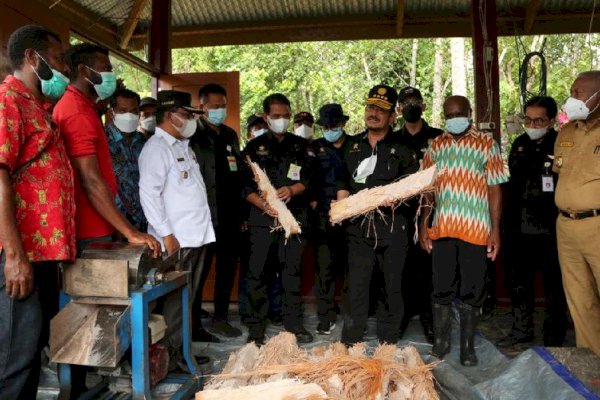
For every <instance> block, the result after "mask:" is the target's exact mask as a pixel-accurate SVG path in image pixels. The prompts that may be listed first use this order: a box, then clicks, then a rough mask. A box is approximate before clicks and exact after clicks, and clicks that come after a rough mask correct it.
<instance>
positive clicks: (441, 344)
mask: <svg viewBox="0 0 600 400" xmlns="http://www.w3.org/2000/svg"><path fill="white" fill-rule="evenodd" d="M432 311H433V335H434V339H433V348H432V349H431V355H433V356H435V357H437V358H443V357H444V356H445V355H446V354H448V352H449V351H450V332H451V325H452V305H451V304H448V305H443V304H436V303H434V304H433V309H432Z"/></svg>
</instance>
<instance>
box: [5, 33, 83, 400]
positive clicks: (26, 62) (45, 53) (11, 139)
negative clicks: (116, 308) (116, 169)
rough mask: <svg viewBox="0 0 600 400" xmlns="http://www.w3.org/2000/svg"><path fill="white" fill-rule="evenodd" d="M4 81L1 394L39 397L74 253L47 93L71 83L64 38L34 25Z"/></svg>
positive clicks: (15, 40)
mask: <svg viewBox="0 0 600 400" xmlns="http://www.w3.org/2000/svg"><path fill="white" fill-rule="evenodd" d="M8 53H9V57H10V62H11V64H12V68H13V71H14V73H13V75H9V76H7V77H6V79H5V80H4V82H3V83H2V84H1V85H0V221H2V222H1V223H0V248H1V256H0V399H3V400H4V399H10V400H14V399H35V397H36V393H37V386H38V381H39V375H40V354H41V350H42V349H43V347H44V346H45V345H46V343H47V342H48V336H49V322H50V319H51V318H52V317H53V316H54V315H55V314H56V312H57V311H58V285H57V283H58V263H59V262H60V261H71V260H73V259H74V258H75V221H74V217H75V215H74V214H75V203H74V199H73V171H72V169H71V165H70V163H69V159H68V157H67V154H66V153H65V149H64V146H63V141H62V139H61V137H60V135H59V132H58V130H57V129H56V126H55V125H54V123H53V122H52V119H51V116H50V114H49V110H50V107H51V103H50V102H49V101H48V99H52V100H56V99H58V98H59V97H60V96H61V95H62V93H64V90H65V88H66V86H67V78H66V77H65V76H64V75H63V74H62V72H65V63H64V51H63V46H62V43H61V41H60V38H59V37H58V36H57V35H56V34H54V33H52V32H49V31H47V30H46V29H44V28H42V27H41V26H35V25H27V26H23V27H21V28H19V29H17V30H16V31H15V32H13V33H12V34H11V36H10V38H9V40H8Z"/></svg>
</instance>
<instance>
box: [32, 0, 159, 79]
mask: <svg viewBox="0 0 600 400" xmlns="http://www.w3.org/2000/svg"><path fill="white" fill-rule="evenodd" d="M38 2H39V3H40V4H41V5H42V6H45V7H47V8H50V7H51V6H53V7H52V8H51V10H52V12H54V13H56V14H57V16H58V17H60V18H62V19H63V20H64V21H66V22H67V23H68V24H69V25H70V27H71V32H72V34H73V35H74V36H76V37H77V38H79V39H81V40H84V41H89V42H92V43H96V44H99V45H101V46H103V47H106V48H107V49H108V50H109V51H110V52H111V55H114V56H116V57H118V58H120V59H122V60H123V61H125V62H127V63H128V64H130V65H132V66H134V67H136V68H138V69H140V70H142V71H144V72H146V73H148V74H151V75H152V74H156V73H158V71H157V70H155V69H154V68H153V67H152V66H151V65H150V64H149V63H147V62H145V61H144V60H141V59H139V58H138V57H136V56H134V55H132V54H131V53H129V52H127V51H124V50H122V49H120V48H119V46H118V45H117V44H118V42H119V41H118V35H117V31H116V28H115V27H113V26H111V25H108V24H107V23H105V22H103V21H101V20H100V19H99V17H98V16H97V15H95V14H93V13H91V12H90V11H88V10H87V9H85V8H84V7H82V6H80V5H79V4H78V3H76V2H75V1H73V0H61V1H60V2H59V3H57V2H56V0H39V1H38Z"/></svg>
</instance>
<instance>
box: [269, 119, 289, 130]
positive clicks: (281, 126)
mask: <svg viewBox="0 0 600 400" xmlns="http://www.w3.org/2000/svg"><path fill="white" fill-rule="evenodd" d="M267 123H268V124H269V128H270V129H271V130H272V131H273V132H275V133H285V132H287V129H288V127H289V126H290V120H289V119H288V118H277V119H271V117H267Z"/></svg>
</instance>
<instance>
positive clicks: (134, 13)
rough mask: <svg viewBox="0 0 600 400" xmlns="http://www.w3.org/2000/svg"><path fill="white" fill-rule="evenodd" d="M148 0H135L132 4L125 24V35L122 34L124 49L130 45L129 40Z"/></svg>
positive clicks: (122, 47)
mask: <svg viewBox="0 0 600 400" xmlns="http://www.w3.org/2000/svg"><path fill="white" fill-rule="evenodd" d="M146 1H147V0H135V1H134V2H133V5H132V6H131V10H130V11H129V17H127V21H125V24H124V25H123V36H121V43H120V44H119V46H120V47H121V49H123V50H126V49H127V46H128V45H129V40H130V39H131V36H132V35H133V31H134V30H135V28H136V26H137V23H138V18H139V17H140V15H141V14H142V11H144V6H145V5H146Z"/></svg>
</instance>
